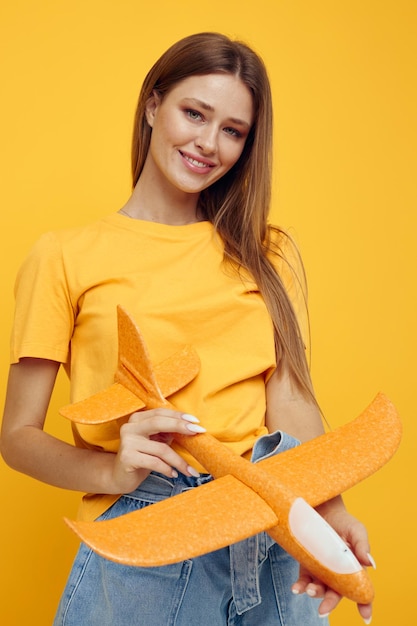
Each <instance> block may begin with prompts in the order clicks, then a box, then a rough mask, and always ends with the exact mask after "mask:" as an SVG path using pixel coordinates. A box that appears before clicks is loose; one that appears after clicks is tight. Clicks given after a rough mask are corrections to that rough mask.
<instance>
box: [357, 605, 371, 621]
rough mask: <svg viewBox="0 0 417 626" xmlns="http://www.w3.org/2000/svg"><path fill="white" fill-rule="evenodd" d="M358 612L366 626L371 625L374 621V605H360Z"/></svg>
mask: <svg viewBox="0 0 417 626" xmlns="http://www.w3.org/2000/svg"><path fill="white" fill-rule="evenodd" d="M358 611H359V614H360V616H361V617H362V619H363V621H364V622H365V624H370V623H371V621H372V605H371V604H358Z"/></svg>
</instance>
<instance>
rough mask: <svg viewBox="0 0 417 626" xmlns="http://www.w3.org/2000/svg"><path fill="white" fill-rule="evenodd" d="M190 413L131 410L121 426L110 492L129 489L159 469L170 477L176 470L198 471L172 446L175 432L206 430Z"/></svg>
mask: <svg viewBox="0 0 417 626" xmlns="http://www.w3.org/2000/svg"><path fill="white" fill-rule="evenodd" d="M198 422H199V420H198V419H197V418H196V417H194V416H193V415H189V414H187V413H180V412H179V411H174V410H172V409H166V408H160V409H151V410H147V411H138V412H136V413H132V415H131V416H130V418H129V421H128V422H127V423H126V424H123V425H122V427H121V428H120V447H119V451H118V453H117V454H116V455H115V459H114V466H113V471H112V482H113V485H112V489H111V491H112V492H115V493H129V492H130V491H133V490H134V489H136V488H137V487H138V485H139V484H140V483H141V482H142V481H143V480H144V479H145V478H146V477H147V475H148V474H149V472H151V471H154V472H159V473H160V474H165V476H168V477H169V478H173V477H175V476H177V474H178V472H181V473H182V474H185V475H186V476H198V475H199V474H198V472H197V471H196V470H195V469H194V468H193V467H191V466H189V465H188V464H187V462H186V461H185V460H184V459H183V458H182V457H181V456H180V455H179V454H178V453H177V452H175V450H173V448H171V443H172V440H173V438H174V433H179V434H181V435H188V436H191V437H192V436H193V435H195V434H196V433H202V432H205V428H203V427H202V426H200V425H199V423H198Z"/></svg>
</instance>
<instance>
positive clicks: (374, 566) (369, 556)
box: [367, 552, 376, 569]
mask: <svg viewBox="0 0 417 626" xmlns="http://www.w3.org/2000/svg"><path fill="white" fill-rule="evenodd" d="M367 556H368V559H369V561H370V563H371V565H372V567H373V568H374V569H376V563H375V561H374V559H373V557H372V556H371V555H370V554H369V552H368V555H367Z"/></svg>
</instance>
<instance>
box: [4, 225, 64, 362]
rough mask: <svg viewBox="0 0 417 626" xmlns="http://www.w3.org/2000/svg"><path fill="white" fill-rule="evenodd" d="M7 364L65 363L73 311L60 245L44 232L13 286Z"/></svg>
mask: <svg viewBox="0 0 417 626" xmlns="http://www.w3.org/2000/svg"><path fill="white" fill-rule="evenodd" d="M15 298H16V306H15V316H14V324H13V329H12V336H11V362H12V363H17V362H18V361H19V359H21V358H22V357H36V358H43V359H50V360H53V361H58V362H60V363H66V362H67V361H68V359H69V345H70V341H71V336H72V332H73V328H74V309H73V306H72V303H71V297H70V291H69V288H68V281H67V276H66V271H65V266H64V262H63V255H62V249H61V245H60V244H59V241H58V239H57V237H56V235H54V234H53V233H46V234H45V235H43V236H42V237H41V238H40V239H39V240H38V241H37V242H36V243H35V245H34V246H33V248H32V250H31V251H30V253H29V255H28V256H27V258H26V259H25V261H24V262H23V264H22V266H21V268H20V270H19V272H18V274H17V278H16V283H15Z"/></svg>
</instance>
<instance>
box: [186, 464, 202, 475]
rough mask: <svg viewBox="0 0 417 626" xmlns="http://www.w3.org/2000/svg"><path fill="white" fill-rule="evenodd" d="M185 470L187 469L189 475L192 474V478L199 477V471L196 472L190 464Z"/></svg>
mask: <svg viewBox="0 0 417 626" xmlns="http://www.w3.org/2000/svg"><path fill="white" fill-rule="evenodd" d="M187 470H188V471H189V473H190V474H191V476H194V478H200V472H197V470H196V469H194V467H192V466H191V465H188V467H187Z"/></svg>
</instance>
